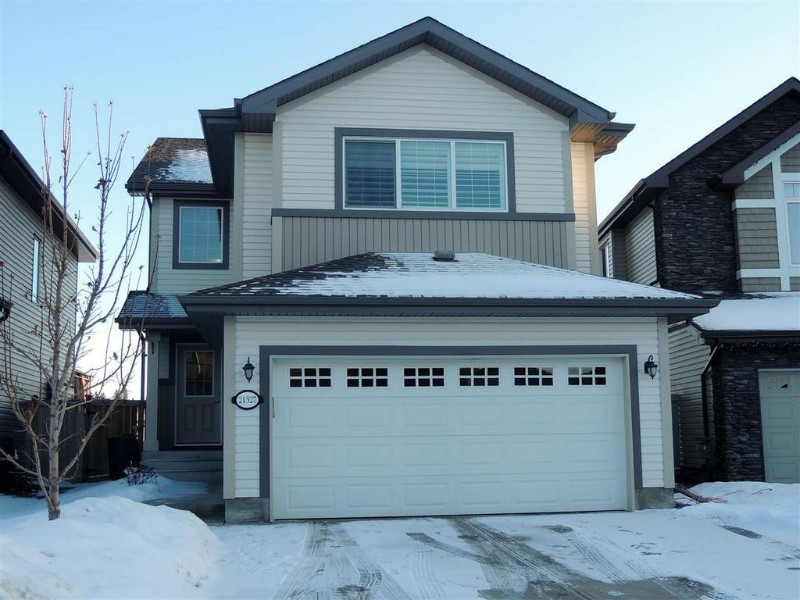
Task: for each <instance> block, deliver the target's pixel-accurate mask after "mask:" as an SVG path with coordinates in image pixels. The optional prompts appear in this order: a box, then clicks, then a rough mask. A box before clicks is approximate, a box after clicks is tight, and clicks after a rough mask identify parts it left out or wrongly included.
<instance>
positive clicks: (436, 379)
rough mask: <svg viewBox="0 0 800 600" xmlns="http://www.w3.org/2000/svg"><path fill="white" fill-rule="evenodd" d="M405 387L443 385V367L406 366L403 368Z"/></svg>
mask: <svg viewBox="0 0 800 600" xmlns="http://www.w3.org/2000/svg"><path fill="white" fill-rule="evenodd" d="M403 385H404V386H405V387H444V367H407V368H405V369H403Z"/></svg>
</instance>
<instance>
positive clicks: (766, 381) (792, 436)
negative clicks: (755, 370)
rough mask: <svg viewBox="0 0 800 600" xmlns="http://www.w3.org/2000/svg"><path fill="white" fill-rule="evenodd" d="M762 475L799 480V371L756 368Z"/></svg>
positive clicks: (776, 480) (779, 480)
mask: <svg viewBox="0 0 800 600" xmlns="http://www.w3.org/2000/svg"><path fill="white" fill-rule="evenodd" d="M758 380H759V388H760V389H759V395H760V396H761V426H762V427H763V432H764V435H763V439H764V475H765V479H766V481H769V482H774V483H800V371H797V370H785V371H760V372H759V374H758Z"/></svg>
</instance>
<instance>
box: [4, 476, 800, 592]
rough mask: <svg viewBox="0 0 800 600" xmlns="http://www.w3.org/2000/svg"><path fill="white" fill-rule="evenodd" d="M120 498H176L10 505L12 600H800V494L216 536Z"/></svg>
mask: <svg viewBox="0 0 800 600" xmlns="http://www.w3.org/2000/svg"><path fill="white" fill-rule="evenodd" d="M121 485H123V486H124V484H121ZM167 485H172V486H176V487H174V488H173V489H172V490H170V492H169V493H171V494H174V493H179V492H180V489H181V488H180V484H171V483H168V484H167ZM114 486H116V491H122V492H124V493H126V494H127V495H129V496H130V495H134V496H139V498H137V499H140V500H143V499H150V500H153V499H155V497H156V496H158V495H159V494H163V493H165V492H164V491H163V490H158V489H147V488H143V489H137V488H123V487H121V486H120V485H119V484H117V483H109V484H102V485H100V486H86V489H81V490H76V491H73V492H70V494H76V495H75V496H73V499H72V500H71V501H69V502H67V503H66V505H65V507H64V516H63V517H62V519H61V520H60V521H58V522H56V523H48V522H47V520H46V515H45V514H44V512H43V510H42V509H41V508H40V509H39V510H36V509H34V510H31V509H30V507H29V506H27V503H28V502H30V501H28V500H20V499H8V498H3V497H0V529H1V530H2V540H3V541H2V547H1V548H0V552H1V553H2V554H1V555H0V559H1V560H0V569H2V572H1V573H0V596H4V597H8V598H37V597H42V598H67V597H81V598H133V597H136V598H150V597H152V598H156V597H158V598H166V597H169V598H180V597H188V598H240V599H242V598H289V597H293V598H299V597H303V598H305V597H319V598H328V597H330V598H339V597H343V598H371V597H374V598H395V599H400V598H515V599H520V600H522V599H524V598H533V597H537V598H538V597H543V598H561V597H570V596H574V595H575V594H580V595H582V596H583V597H587V598H651V597H659V598H696V599H699V598H786V599H793V600H794V599H797V598H800V485H781V484H764V483H713V484H704V485H702V486H698V487H697V488H695V490H696V491H698V492H699V493H701V494H704V495H711V496H718V497H722V498H725V499H726V500H727V501H728V502H727V503H726V504H701V505H691V506H687V507H685V508H682V509H680V510H648V511H638V512H632V513H626V512H608V513H577V514H557V515H535V516H523V515H519V516H497V517H480V518H452V519H448V518H427V519H373V520H361V521H335V522H313V523H281V524H276V525H249V526H231V525H228V526H215V527H211V528H210V529H209V528H208V527H207V526H206V525H204V524H203V523H202V522H200V521H199V520H197V519H196V518H194V517H193V516H191V515H189V514H188V513H185V512H182V511H175V510H171V509H168V508H165V507H160V506H159V507H155V506H147V505H143V504H137V503H135V502H133V501H131V500H129V499H126V498H114V497H110V496H108V494H109V493H114ZM89 488H95V489H96V490H97V492H98V494H100V495H101V496H104V497H100V498H93V497H92V496H93V495H96V494H93V493H92V491H91V489H89ZM130 490H133V491H130ZM68 496H69V494H68V495H67V496H65V500H66V499H67V497H68ZM40 502H41V501H40ZM22 504H26V506H24V507H22V508H20V507H21V505H22ZM21 590H26V592H25V593H24V594H23V593H22V592H21Z"/></svg>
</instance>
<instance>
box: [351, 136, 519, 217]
mask: <svg viewBox="0 0 800 600" xmlns="http://www.w3.org/2000/svg"><path fill="white" fill-rule="evenodd" d="M343 144H344V151H343V157H344V165H343V168H342V173H343V186H344V194H343V198H344V203H343V206H344V208H346V209H376V208H377V209H394V210H415V211H431V210H433V211H506V210H508V190H507V188H508V186H507V180H508V173H507V167H506V165H507V159H506V154H507V152H509V148H508V146H507V144H506V142H505V141H501V140H489V141H484V140H469V139H458V140H448V139H439V138H438V137H437V138H436V139H416V138H415V139H411V138H397V139H391V138H378V137H345V138H343Z"/></svg>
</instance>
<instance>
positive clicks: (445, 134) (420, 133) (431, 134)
mask: <svg viewBox="0 0 800 600" xmlns="http://www.w3.org/2000/svg"><path fill="white" fill-rule="evenodd" d="M333 137H334V144H335V146H334V152H333V154H334V165H335V166H334V169H335V170H334V187H335V193H334V208H335V210H336V211H342V212H358V210H359V209H345V207H344V176H343V171H342V166H343V165H344V138H345V137H382V138H384V137H385V138H395V139H403V138H423V139H425V138H427V139H446V140H483V141H487V142H505V145H506V211H502V212H501V211H498V212H496V213H495V212H489V214H503V213H505V212H507V213H509V214H514V213H516V212H517V194H516V184H515V179H516V168H515V166H514V134H513V133H510V132H495V131H442V130H438V129H432V130H429V129H377V128H353V127H336V128H335V129H334V135H333ZM395 194H396V195H397V192H396V191H395ZM397 200H399V196H398V197H397V198H396V201H397ZM378 212H379V213H383V212H384V211H382V210H379V211H378ZM386 212H387V213H389V214H394V213H402V212H405V211H403V210H402V209H398V208H395V209H394V210H391V209H388V210H387V211H386ZM415 212H417V213H422V214H426V212H425V211H415ZM437 212H439V213H440V214H449V213H453V212H458V211H437ZM483 214H485V213H483ZM417 218H422V217H417Z"/></svg>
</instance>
